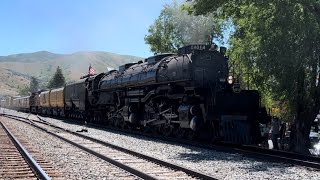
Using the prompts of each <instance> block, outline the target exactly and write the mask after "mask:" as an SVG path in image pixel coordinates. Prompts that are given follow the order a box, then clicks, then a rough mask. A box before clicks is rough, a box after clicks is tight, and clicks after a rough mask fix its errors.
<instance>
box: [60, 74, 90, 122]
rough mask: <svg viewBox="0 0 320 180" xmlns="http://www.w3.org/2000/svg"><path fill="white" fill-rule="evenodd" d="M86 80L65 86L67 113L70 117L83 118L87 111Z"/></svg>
mask: <svg viewBox="0 0 320 180" xmlns="http://www.w3.org/2000/svg"><path fill="white" fill-rule="evenodd" d="M85 83H86V82H85V79H82V80H79V81H77V82H74V83H69V84H67V85H66V86H65V97H64V100H65V112H66V115H67V116H68V117H76V118H83V117H84V115H85V114H86V111H87V105H88V103H87V89H86V86H85Z"/></svg>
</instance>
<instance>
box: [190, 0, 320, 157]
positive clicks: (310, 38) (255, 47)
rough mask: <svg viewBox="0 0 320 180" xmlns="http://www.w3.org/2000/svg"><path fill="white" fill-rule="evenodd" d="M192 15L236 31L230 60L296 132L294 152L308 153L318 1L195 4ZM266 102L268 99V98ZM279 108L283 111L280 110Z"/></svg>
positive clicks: (318, 46) (319, 51)
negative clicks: (228, 23)
mask: <svg viewBox="0 0 320 180" xmlns="http://www.w3.org/2000/svg"><path fill="white" fill-rule="evenodd" d="M193 3H194V4H193V6H191V8H190V9H191V11H193V12H194V14H201V15H202V14H207V13H213V14H215V15H216V16H219V17H221V18H224V19H225V21H230V20H231V22H232V24H233V27H234V28H235V32H234V34H232V36H231V39H230V51H229V54H230V57H231V59H232V60H233V61H235V62H236V63H238V64H240V66H241V69H242V71H244V72H246V73H250V74H252V76H251V77H249V78H246V77H243V79H244V80H245V81H249V82H252V83H253V84H254V85H255V87H256V88H258V89H259V90H260V91H261V92H263V93H264V96H265V97H268V98H269V100H270V98H271V100H275V101H277V102H279V103H278V104H280V105H281V106H280V107H281V109H282V114H283V118H287V119H288V120H293V122H294V124H295V127H296V135H297V136H296V138H295V139H294V144H295V145H294V151H297V152H305V153H306V152H308V147H309V133H310V127H311V123H312V121H313V120H314V119H315V117H316V115H317V114H318V112H319V108H320V102H319V94H320V86H319V82H318V81H317V79H318V78H319V70H320V62H319V61H320V60H319V55H320V43H319V42H320V8H319V7H320V6H319V4H320V3H319V0H292V1H288V0H265V1H252V0H251V1H250V0H230V1H222V0H195V1H193ZM268 98H266V99H268ZM282 105H283V106H282Z"/></svg>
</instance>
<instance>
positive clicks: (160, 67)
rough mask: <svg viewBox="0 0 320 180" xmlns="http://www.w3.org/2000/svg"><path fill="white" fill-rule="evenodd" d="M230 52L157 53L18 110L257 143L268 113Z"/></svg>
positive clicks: (35, 97)
mask: <svg viewBox="0 0 320 180" xmlns="http://www.w3.org/2000/svg"><path fill="white" fill-rule="evenodd" d="M225 52H226V48H224V47H220V48H219V49H218V47H217V46H216V45H189V46H185V47H182V48H180V49H179V50H178V53H177V54H160V55H155V56H152V57H149V58H147V59H145V60H143V61H139V62H137V63H128V64H125V65H123V66H120V67H119V70H112V71H109V72H107V73H101V74H98V75H94V76H89V75H88V76H86V77H84V78H82V79H80V80H79V81H77V82H74V83H69V84H66V85H65V86H64V87H62V88H58V89H51V90H48V91H43V92H40V93H33V94H32V95H31V96H28V97H23V98H18V99H14V100H13V103H12V104H13V107H14V108H16V109H18V110H25V111H30V112H34V113H40V114H45V115H52V116H63V117H72V118H78V119H83V120H86V121H94V122H98V123H104V124H109V125H111V126H117V127H122V128H126V127H130V128H134V129H138V130H144V131H152V132H157V133H161V134H163V135H165V136H176V137H181V138H191V139H194V138H201V139H207V140H210V141H223V142H225V143H236V144H254V143H258V142H259V141H260V128H259V123H263V122H265V121H266V120H267V118H268V117H267V113H266V110H265V108H262V107H261V105H260V95H259V92H258V91H256V90H243V89H241V87H240V84H239V83H238V82H237V81H235V79H234V77H233V76H231V75H230V74H229V67H228V57H227V56H226V55H225ZM23 99H28V100H27V101H28V102H26V101H24V100H23ZM19 101H21V102H25V103H24V105H23V106H24V107H20V106H21V105H20V104H19ZM26 103H29V104H26Z"/></svg>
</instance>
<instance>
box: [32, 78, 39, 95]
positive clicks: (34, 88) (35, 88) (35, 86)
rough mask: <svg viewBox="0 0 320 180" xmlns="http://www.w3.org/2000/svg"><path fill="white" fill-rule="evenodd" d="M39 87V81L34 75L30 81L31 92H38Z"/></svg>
mask: <svg viewBox="0 0 320 180" xmlns="http://www.w3.org/2000/svg"><path fill="white" fill-rule="evenodd" d="M38 89H39V81H38V79H37V78H35V77H34V76H32V77H31V81H30V91H31V92H37V91H38Z"/></svg>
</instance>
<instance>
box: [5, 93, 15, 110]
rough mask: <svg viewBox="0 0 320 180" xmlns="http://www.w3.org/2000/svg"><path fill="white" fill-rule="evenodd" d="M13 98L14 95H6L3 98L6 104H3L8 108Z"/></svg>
mask: <svg viewBox="0 0 320 180" xmlns="http://www.w3.org/2000/svg"><path fill="white" fill-rule="evenodd" d="M13 99H14V97H11V96H7V97H6V98H5V100H6V105H5V106H6V107H7V108H9V107H11V106H12V105H13Z"/></svg>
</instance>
